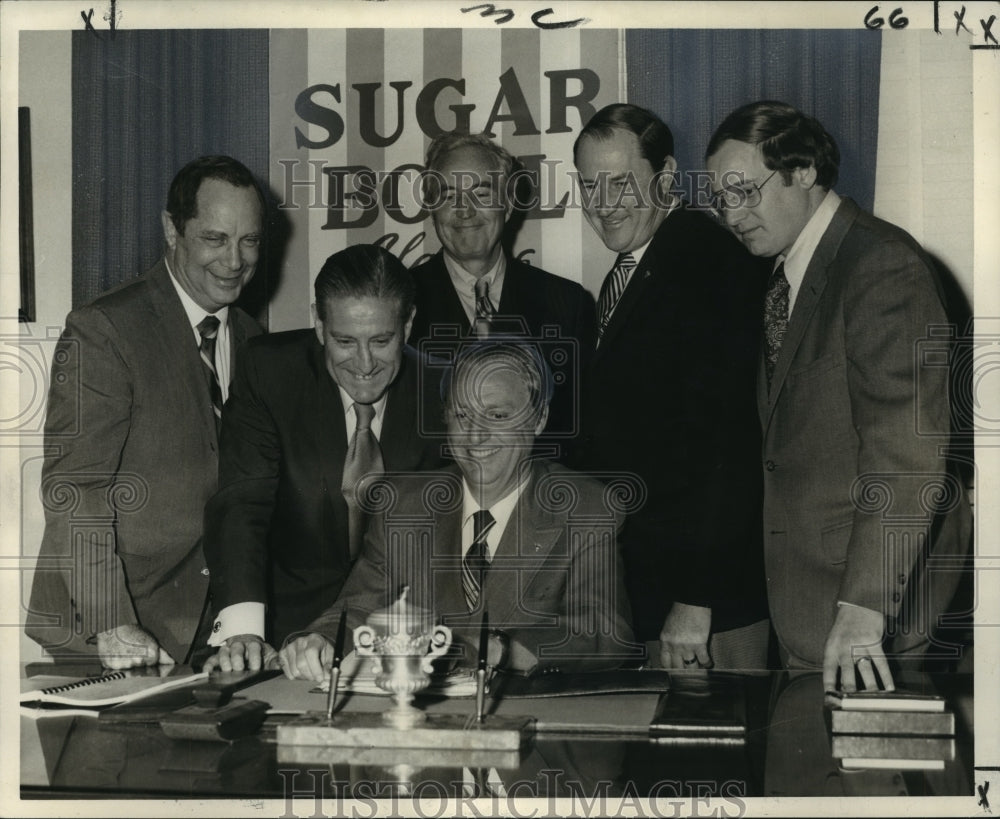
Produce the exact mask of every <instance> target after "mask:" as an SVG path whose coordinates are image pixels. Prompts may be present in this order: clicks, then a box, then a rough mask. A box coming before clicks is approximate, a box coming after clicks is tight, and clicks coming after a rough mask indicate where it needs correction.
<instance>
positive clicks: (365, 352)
mask: <svg viewBox="0 0 1000 819" xmlns="http://www.w3.org/2000/svg"><path fill="white" fill-rule="evenodd" d="M357 360H358V369H359V370H360V371H361V373H362V375H364V374H367V373H370V372H371V371H372V370H373V369H374V368H375V367H374V365H375V357H374V356H373V355H372V351H371V347H369V346H368V345H367V344H359V345H358V355H357Z"/></svg>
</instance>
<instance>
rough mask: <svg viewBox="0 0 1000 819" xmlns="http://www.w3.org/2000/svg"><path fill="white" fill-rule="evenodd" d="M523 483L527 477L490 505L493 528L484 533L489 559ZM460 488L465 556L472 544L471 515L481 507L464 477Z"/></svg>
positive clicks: (518, 496) (519, 494) (522, 488)
mask: <svg viewBox="0 0 1000 819" xmlns="http://www.w3.org/2000/svg"><path fill="white" fill-rule="evenodd" d="M525 484H527V479H525V480H523V481H521V482H520V483H519V484H518V485H517V486H516V487H515V488H514V490H513V491H512V492H510V493H509V494H508V495H506V496H505V497H503V498H501V499H500V500H498V501H497V502H496V503H494V504H493V505H492V506H491V507H490V510H489V511H490V514H491V515H493V520H495V521H496V523H494V524H493V528H491V529H490V531H489V532H488V533H487V535H486V547H487V549H489V553H490V560H493V556H494V555H495V554H496V552H497V546H499V545H500V538H501V537H503V533H504V530H505V529H506V528H507V522H508V521H509V520H510V516H511V514H512V513H513V511H514V507H515V506H517V501H518V500H519V499H520V497H521V493H522V492H523V491H524V487H525ZM462 489H463V490H464V491H463V501H462V557H465V553H466V552H468V551H469V547H470V546H472V539H473V536H474V534H475V532H474V531H473V528H474V523H473V520H472V516H473V515H474V514H475V513H476V512H478V511H479V510H480V509H481V508H482V507H481V506H480V505H479V504H478V503H476V500H475V497H474V495H473V493H472V490H471V489H470V488H469V484H468V483H467V482H466V480H465V478H462Z"/></svg>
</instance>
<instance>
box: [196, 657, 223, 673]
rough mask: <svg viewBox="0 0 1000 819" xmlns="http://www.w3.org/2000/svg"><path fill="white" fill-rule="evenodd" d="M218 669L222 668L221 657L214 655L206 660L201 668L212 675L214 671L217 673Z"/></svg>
mask: <svg viewBox="0 0 1000 819" xmlns="http://www.w3.org/2000/svg"><path fill="white" fill-rule="evenodd" d="M216 668H221V666H220V664H219V655H218V654H213V655H212V656H211V657H209V658H208V659H207V660H205V664H204V665H203V666H202V667H201V670H202V671H204V672H207V673H208V674H211V673H212V672H213V671H215V669H216ZM223 670H224V669H223Z"/></svg>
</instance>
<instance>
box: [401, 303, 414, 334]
mask: <svg viewBox="0 0 1000 819" xmlns="http://www.w3.org/2000/svg"><path fill="white" fill-rule="evenodd" d="M416 316H417V305H415V304H414V305H413V307H411V308H410V317H409V318H408V319H407V320H406V324H404V325H403V342H404V343H406V342H407V341H409V340H410V330H412V329H413V319H414V318H416Z"/></svg>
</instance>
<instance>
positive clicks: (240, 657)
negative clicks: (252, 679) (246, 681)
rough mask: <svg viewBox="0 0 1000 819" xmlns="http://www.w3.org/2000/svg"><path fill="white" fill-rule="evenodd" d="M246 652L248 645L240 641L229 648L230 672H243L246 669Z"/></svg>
mask: <svg viewBox="0 0 1000 819" xmlns="http://www.w3.org/2000/svg"><path fill="white" fill-rule="evenodd" d="M245 651H246V645H245V644H244V643H241V642H240V641H239V640H237V641H236V642H234V643H233V644H232V645H231V646H229V652H228V653H229V666H230V671H242V670H243V669H244V668H246V661H245V658H244V652H245Z"/></svg>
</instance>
